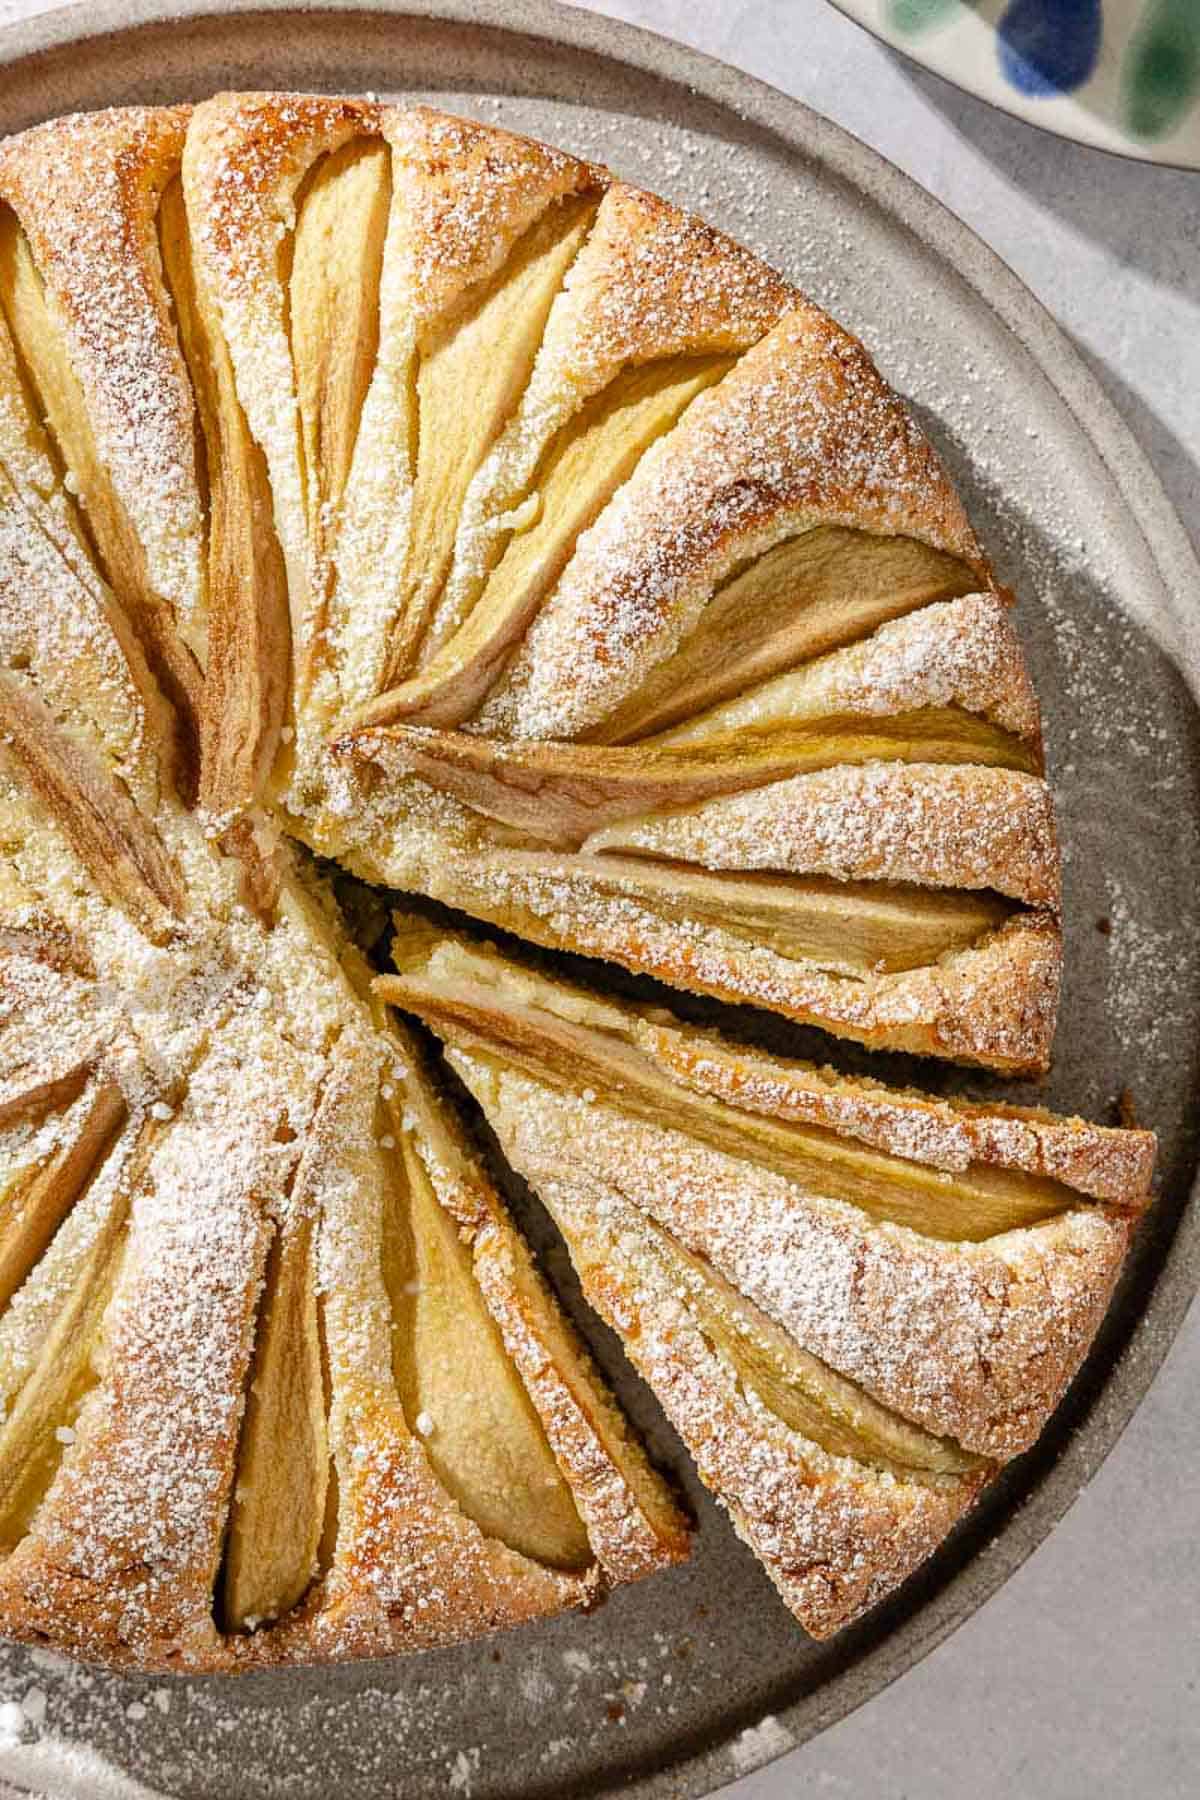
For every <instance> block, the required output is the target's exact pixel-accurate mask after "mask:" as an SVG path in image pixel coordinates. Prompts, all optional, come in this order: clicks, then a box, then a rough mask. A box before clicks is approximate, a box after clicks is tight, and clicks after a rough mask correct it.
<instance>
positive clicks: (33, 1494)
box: [0, 1204, 126, 1550]
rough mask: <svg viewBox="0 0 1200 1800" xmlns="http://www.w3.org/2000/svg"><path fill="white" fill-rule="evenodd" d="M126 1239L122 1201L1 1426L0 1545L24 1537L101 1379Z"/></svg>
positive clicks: (96, 1242) (7, 1545) (7, 1547)
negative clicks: (104, 1336)
mask: <svg viewBox="0 0 1200 1800" xmlns="http://www.w3.org/2000/svg"><path fill="white" fill-rule="evenodd" d="M125 1247H126V1230H125V1207H124V1205H123V1204H118V1205H117V1206H115V1207H114V1208H113V1210H112V1212H111V1213H110V1215H109V1218H108V1220H107V1221H106V1223H105V1225H104V1226H103V1228H102V1229H101V1230H100V1231H99V1232H98V1234H97V1235H96V1238H95V1240H94V1242H93V1244H92V1247H91V1251H90V1254H89V1255H88V1258H87V1260H86V1262H85V1263H84V1265H83V1267H82V1269H81V1270H80V1272H79V1274H78V1276H77V1278H76V1280H75V1283H74V1286H73V1287H72V1288H71V1291H70V1292H69V1294H68V1295H67V1297H66V1299H65V1301H64V1303H63V1305H62V1309H61V1311H60V1312H59V1315H58V1317H57V1319H56V1320H55V1323H54V1326H53V1328H52V1329H51V1331H50V1333H49V1336H48V1337H47V1339H46V1341H45V1343H44V1345H43V1346H42V1352H41V1355H40V1357H39V1358H38V1361H37V1363H36V1365H35V1367H34V1368H33V1369H32V1371H31V1372H30V1374H29V1376H28V1378H27V1380H26V1381H25V1383H24V1384H23V1386H22V1387H21V1389H20V1392H19V1393H18V1395H17V1398H16V1402H15V1404H14V1406H13V1408H12V1411H11V1412H10V1413H9V1414H8V1416H7V1418H6V1419H5V1420H4V1423H3V1426H2V1427H0V1548H3V1549H4V1550H11V1549H12V1548H13V1546H14V1545H15V1544H17V1543H19V1542H20V1541H21V1539H22V1538H23V1537H24V1536H25V1535H26V1533H27V1532H28V1530H29V1528H30V1526H31V1525H32V1523H33V1519H34V1516H35V1514H36V1512H37V1509H38V1507H39V1505H40V1504H41V1501H42V1499H43V1497H44V1496H45V1493H46V1491H47V1489H48V1488H49V1486H50V1484H51V1482H52V1481H53V1480H54V1477H55V1475H56V1473H57V1472H58V1468H59V1465H60V1463H61V1461H62V1458H63V1455H64V1453H65V1451H66V1447H67V1446H68V1445H70V1444H71V1443H73V1442H74V1438H75V1428H76V1424H77V1422H78V1420H79V1416H80V1412H81V1410H82V1408H83V1406H84V1403H85V1401H86V1399H87V1396H88V1395H89V1394H90V1393H91V1391H92V1390H93V1388H94V1387H95V1386H96V1383H97V1381H98V1379H99V1365H100V1359H101V1355H102V1343H101V1328H102V1325H103V1322H104V1314H105V1310H106V1308H107V1306H108V1303H109V1301H110V1299H111V1298H112V1294H113V1290H114V1288H115V1286H116V1283H117V1278H118V1275H119V1273H120V1268H121V1263H122V1259H123V1257H124V1254H125Z"/></svg>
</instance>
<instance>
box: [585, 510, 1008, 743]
mask: <svg viewBox="0 0 1200 1800" xmlns="http://www.w3.org/2000/svg"><path fill="white" fill-rule="evenodd" d="M977 584H978V575H977V573H976V571H975V570H974V569H973V568H972V566H971V565H970V564H968V563H966V562H964V561H962V560H961V559H960V558H958V557H955V556H951V555H949V554H948V553H947V552H946V551H944V550H939V549H936V548H935V547H934V546H933V545H931V544H925V543H922V542H921V541H920V539H919V538H913V537H883V536H879V535H876V534H874V533H871V532H867V531H856V530H853V529H851V528H849V527H847V526H844V525H817V526H813V527H811V528H810V529H808V530H807V531H801V532H800V533H798V535H797V536H795V537H793V538H788V539H786V540H785V541H784V542H783V543H782V544H777V545H776V546H775V547H774V548H773V549H770V550H765V551H764V552H763V553H762V554H761V555H759V556H756V557H753V558H752V559H751V561H750V562H749V564H748V566H747V567H745V568H744V569H741V570H739V571H737V572H736V573H734V574H733V575H731V576H729V577H728V578H727V579H726V580H725V582H724V583H723V584H722V585H721V586H720V587H719V588H718V589H717V590H716V592H715V593H714V594H713V596H712V598H711V600H710V601H709V602H708V604H707V606H705V608H704V610H703V611H702V612H701V614H700V617H699V620H698V621H697V624H696V626H695V628H694V630H692V631H691V632H690V633H689V635H688V636H687V637H685V638H684V640H683V642H682V643H681V644H680V646H679V648H678V650H676V651H675V652H674V654H673V655H671V656H668V657H667V658H666V659H665V660H664V661H663V662H661V663H659V664H657V665H656V667H654V668H653V669H652V670H651V671H650V673H649V674H648V675H647V677H646V679H645V680H644V681H643V682H642V684H641V686H640V687H638V688H637V689H636V690H635V691H634V692H633V693H632V694H631V695H630V696H629V698H628V699H627V700H626V701H625V702H624V703H623V704H622V705H620V706H618V707H617V708H616V709H615V711H614V712H612V713H611V714H610V715H609V716H608V717H607V718H606V719H604V720H603V722H602V723H601V724H599V725H597V726H596V727H594V728H593V730H592V731H590V732H588V733H586V734H585V735H586V736H587V737H588V738H589V739H591V740H592V741H594V742H597V743H605V744H617V743H632V742H633V741H634V740H635V739H637V738H643V737H650V736H652V735H654V734H655V733H658V732H662V731H666V730H668V729H669V728H670V727H671V726H674V725H679V724H681V723H682V722H683V721H684V720H689V719H693V718H695V717H696V716H697V715H698V714H702V713H706V712H707V711H708V710H709V709H710V708H711V707H714V706H718V705H720V704H721V702H722V701H724V700H727V699H729V698H731V697H732V696H734V695H736V694H741V693H743V692H745V690H746V689H747V688H750V687H752V686H754V685H756V684H757V683H759V682H762V681H767V680H769V679H770V678H771V677H772V676H774V675H777V674H780V673H782V672H783V671H784V670H785V669H792V668H796V667H798V666H799V665H800V664H802V663H805V662H807V661H808V660H809V659H810V658H812V657H814V656H823V655H825V654H826V653H827V652H829V651H831V650H836V649H837V648H839V646H841V645H843V644H851V643H856V642H857V641H858V640H859V639H861V638H864V637H866V636H868V635H869V634H870V633H871V632H872V631H874V630H875V629H876V627H877V626H879V625H882V624H884V623H886V622H887V621H888V620H890V619H896V618H901V617H903V616H905V615H906V614H908V613H911V612H916V611H918V610H919V609H920V608H922V607H924V606H928V605H929V604H930V603H932V602H937V601H941V600H946V599H949V598H950V597H951V596H954V595H958V594H968V593H971V592H972V591H973V590H974V588H975V587H976V586H977Z"/></svg>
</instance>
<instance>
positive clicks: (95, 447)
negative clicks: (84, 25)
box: [0, 107, 204, 782]
mask: <svg viewBox="0 0 1200 1800" xmlns="http://www.w3.org/2000/svg"><path fill="white" fill-rule="evenodd" d="M187 119H188V111H187V109H186V108H182V107H175V108H172V107H158V108H141V107H128V108H116V109H113V110H111V111H107V112H97V113H91V114H88V115H86V117H85V118H81V119H80V120H78V121H77V122H76V123H75V125H74V128H73V129H72V131H71V132H69V133H67V132H62V131H61V130H59V129H58V128H57V123H56V122H53V121H52V122H50V123H49V124H47V125H45V126H41V127H37V128H35V129H34V130H31V131H27V132H23V133H21V134H20V136H18V137H16V138H10V139H9V140H8V141H7V142H6V143H5V144H4V146H3V148H2V149H0V200H3V201H4V202H6V203H7V204H6V206H5V207H4V210H3V216H2V220H0V290H2V293H0V298H2V302H3V307H4V311H5V314H6V317H7V321H8V325H9V327H10V329H11V331H12V334H13V337H14V339H15V341H16V345H17V349H18V352H19V355H20V359H21V363H22V366H23V369H24V372H25V374H26V376H27V378H28V380H29V383H30V386H31V389H32V393H33V396H34V398H35V401H36V403H37V405H38V407H39V410H40V413H41V416H42V417H44V418H45V419H46V420H47V422H48V425H49V430H50V436H51V438H52V440H53V446H54V451H55V455H56V457H57V459H58V461H59V463H60V465H61V466H62V467H63V469H64V472H65V474H66V475H67V476H69V480H70V485H71V486H72V487H73V489H75V490H76V491H77V492H78V493H79V495H80V497H81V499H82V503H83V519H84V524H85V528H86V533H87V537H88V539H89V542H90V545H91V547H92V549H93V552H94V554H95V555H96V557H97V559H98V563H99V568H100V573H101V574H102V575H103V576H104V578H105V579H106V580H107V582H108V584H109V585H110V586H111V587H112V589H113V591H114V592H115V593H116V595H117V597H118V599H119V600H120V602H121V604H122V605H123V606H124V607H125V608H126V609H127V610H128V612H129V614H130V616H131V619H132V622H133V625H134V627H135V629H136V631H137V633H138V636H139V637H140V638H141V640H142V643H143V645H144V647H145V649H146V653H147V655H148V657H149V660H150V663H151V666H152V667H153V669H154V673H155V677H156V679H157V681H158V682H159V684H160V685H161V687H162V688H163V690H164V692H165V693H166V694H167V696H168V698H169V699H170V700H171V701H172V703H173V704H174V705H175V706H176V708H177V710H178V712H179V714H180V719H181V724H180V736H179V740H178V753H179V759H180V760H179V772H180V775H181V776H182V777H183V778H184V779H185V780H186V781H188V782H190V781H191V779H192V776H193V774H194V769H193V768H192V767H191V759H192V757H193V755H194V745H193V743H192V729H193V726H194V721H195V718H196V713H197V706H198V699H199V684H200V677H199V669H198V664H197V657H198V656H202V655H203V642H204V576H203V568H202V560H201V538H202V502H201V496H200V489H199V483H198V478H197V470H196V463H195V442H194V414H193V408H192V399H191V394H190V392H189V389H188V383H187V378H186V374H185V372H184V369H183V364H182V360H181V357H180V353H179V345H178V341H177V339H176V336H175V332H174V329H173V325H172V321H171V317H170V310H169V303H168V298H167V294H166V290H165V288H164V285H163V280H162V269H161V264H160V261H159V257H158V249H157V242H156V232H155V214H156V211H157V205H158V199H159V195H160V194H161V192H162V189H163V188H164V187H165V186H166V185H167V183H168V182H169V181H170V180H171V179H172V177H173V176H174V174H175V173H176V171H177V170H178V167H179V157H180V153H181V150H182V145H183V137H184V131H185V128H186V125H187ZM10 208H11V211H10V210H9V209H10ZM134 347H136V348H134ZM150 396H153V398H152V400H151V399H150Z"/></svg>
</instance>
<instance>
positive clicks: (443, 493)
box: [384, 197, 596, 687]
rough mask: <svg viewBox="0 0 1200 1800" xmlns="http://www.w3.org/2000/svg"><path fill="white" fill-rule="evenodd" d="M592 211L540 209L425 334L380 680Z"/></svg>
mask: <svg viewBox="0 0 1200 1800" xmlns="http://www.w3.org/2000/svg"><path fill="white" fill-rule="evenodd" d="M595 210H596V202H595V199H594V198H591V197H584V198H574V197H572V198H569V199H566V200H563V201H560V202H558V203H557V204H556V205H553V206H550V207H548V208H547V209H546V211H545V212H544V213H543V214H542V217H541V218H540V219H539V220H538V222H537V223H536V224H535V225H533V226H531V227H530V229H529V230H528V231H527V232H526V233H525V235H524V237H523V238H521V239H519V240H518V242H517V245H516V247H515V248H514V250H513V252H512V254H511V255H510V257H509V258H508V261H507V262H506V263H505V264H504V266H503V267H502V268H501V270H500V272H499V274H497V275H495V276H493V278H492V279H491V281H489V282H486V283H484V284H483V286H482V290H481V291H480V292H475V291H474V290H472V291H470V292H469V293H468V294H467V295H466V296H465V297H464V299H463V300H462V301H461V302H460V303H459V305H458V307H457V308H455V309H454V310H453V311H452V312H451V313H450V314H449V315H448V316H447V317H446V318H444V319H442V320H439V321H438V322H437V323H436V324H435V325H434V326H431V327H428V328H427V329H426V331H425V333H423V336H422V342H421V345H420V356H419V364H418V373H417V378H416V421H417V447H416V459H415V470H414V479H413V497H412V509H413V512H412V526H411V534H410V538H409V546H408V556H407V559H406V565H405V571H404V580H403V586H402V592H401V596H400V601H399V606H398V609H397V615H396V625H395V629H394V631H393V633H392V638H391V643H390V646H389V651H388V666H387V670H386V673H385V677H384V680H385V685H386V686H388V687H391V686H392V684H393V683H394V682H396V681H399V680H400V679H402V678H403V677H404V676H407V675H408V674H409V673H410V672H411V670H412V668H413V666H414V664H415V662H416V661H417V657H418V653H419V651H420V649H421V646H422V643H423V640H424V637H425V632H426V628H427V626H428V624H429V620H430V618H431V616H432V613H433V609H434V606H435V605H436V603H437V600H438V597H439V595H440V593H441V591H442V587H443V585H444V583H445V579H446V575H447V572H448V570H449V567H450V562H451V558H452V555H453V551H454V535H455V530H456V528H457V525H458V518H459V514H460V512H461V510H462V503H463V497H464V495H465V494H466V491H467V488H468V486H469V484H470V481H471V478H472V476H473V475H474V474H475V471H476V470H477V468H478V467H479V465H480V463H481V462H482V460H483V458H484V456H485V455H486V454H487V452H488V451H489V450H490V449H491V446H492V443H493V442H494V440H495V438H496V436H497V434H498V432H499V431H500V429H501V427H502V426H503V424H504V422H505V420H506V419H507V417H508V415H509V413H510V412H511V411H512V408H513V406H514V404H515V402H516V401H517V399H518V398H519V397H520V395H521V394H522V392H523V391H524V389H525V385H526V383H527V381H528V379H529V372H530V369H531V368H532V366H533V359H534V356H535V355H536V353H537V348H538V345H539V343H540V342H541V337H542V329H543V327H544V325H545V322H546V316H547V314H548V312H549V310H550V306H551V302H552V301H553V299H554V296H555V295H556V294H557V293H558V291H559V289H560V288H561V286H562V283H563V280H564V278H565V276H566V274H567V271H568V270H569V269H570V267H571V264H572V262H573V261H574V259H575V257H576V255H577V254H578V251H579V247H580V245H581V244H582V243H583V241H584V238H585V237H586V235H587V231H588V227H589V225H590V223H591V220H592V218H593V217H594V215H595ZM465 395H470V402H469V404H467V405H464V396H465Z"/></svg>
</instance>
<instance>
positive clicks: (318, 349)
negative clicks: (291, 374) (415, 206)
mask: <svg viewBox="0 0 1200 1800" xmlns="http://www.w3.org/2000/svg"><path fill="white" fill-rule="evenodd" d="M390 202H391V157H390V155H389V153H388V148H387V145H386V144H384V143H382V142H381V141H380V140H379V139H378V138H357V139H352V140H351V141H350V142H349V143H348V144H343V145H342V147H341V149H339V150H336V151H334V152H332V154H330V155H329V156H326V157H324V158H323V159H322V160H321V161H319V162H318V163H317V164H316V165H315V166H314V168H313V169H312V171H311V173H310V175H309V176H308V178H307V180H306V182H305V184H304V186H303V188H302V189H301V191H300V194H299V195H298V197H297V205H296V230H295V242H294V244H293V247H292V268H291V282H290V286H289V290H288V303H289V320H290V325H291V344H292V359H293V361H294V363H295V367H296V392H297V397H298V399H299V403H300V427H301V433H302V440H301V441H302V446H303V469H304V480H305V489H306V501H307V510H308V530H309V536H310V538H311V540H312V542H313V544H314V546H315V548H316V554H317V558H318V561H324V560H325V559H326V558H327V557H328V556H329V554H330V552H331V549H332V542H333V539H334V537H335V536H336V523H335V521H336V518H337V512H338V508H339V506H340V504H341V500H342V496H343V494H344V493H345V491H346V482H347V480H348V479H349V475H350V464H351V460H352V458H353V456H354V443H355V439H356V437H357V436H358V424H359V419H360V417H361V414H362V406H363V401H364V399H365V398H366V392H367V388H368V387H369V385H370V381H371V376H372V374H373V372H374V368H375V354H376V350H377V348H378V338H379V276H380V271H381V268H382V265H383V245H384V237H385V235H386V232H387V220H388V208H389V205H390Z"/></svg>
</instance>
